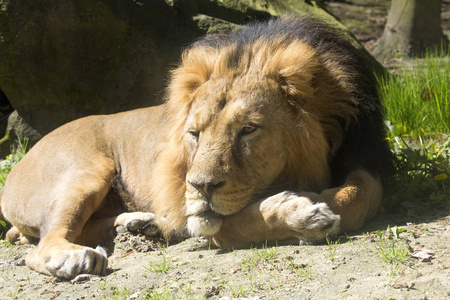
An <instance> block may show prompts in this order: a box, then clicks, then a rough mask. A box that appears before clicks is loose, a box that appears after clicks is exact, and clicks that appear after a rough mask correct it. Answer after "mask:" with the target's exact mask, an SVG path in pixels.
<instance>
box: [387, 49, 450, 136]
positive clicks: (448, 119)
mask: <svg viewBox="0 0 450 300" xmlns="http://www.w3.org/2000/svg"><path fill="white" fill-rule="evenodd" d="M435 53H437V52H434V53H433V52H429V53H428V54H427V55H426V57H425V58H424V59H422V60H419V59H415V60H412V62H409V63H403V64H402V65H400V67H399V68H396V69H395V70H394V72H393V73H394V74H396V75H395V76H391V77H389V78H387V79H385V78H381V79H380V80H379V82H380V96H381V98H382V100H383V102H384V105H385V107H386V119H387V120H389V121H390V122H391V126H392V127H391V133H392V136H402V135H410V136H413V137H416V138H417V137H420V136H424V135H425V134H430V133H431V134H436V133H439V134H442V133H449V132H450V95H449V87H450V57H449V56H448V55H446V54H445V53H444V52H441V53H444V54H440V55H438V54H435Z"/></svg>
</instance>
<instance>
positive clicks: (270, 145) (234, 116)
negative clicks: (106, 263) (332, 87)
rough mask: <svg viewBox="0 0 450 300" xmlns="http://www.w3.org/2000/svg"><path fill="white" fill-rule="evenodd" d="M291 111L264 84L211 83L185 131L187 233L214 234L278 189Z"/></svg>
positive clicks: (272, 86) (199, 94)
mask: <svg viewBox="0 0 450 300" xmlns="http://www.w3.org/2000/svg"><path fill="white" fill-rule="evenodd" d="M293 126H294V127H295V126H296V124H295V122H294V111H293V110H292V108H290V107H288V104H287V103H286V101H284V99H283V98H282V97H281V95H280V93H279V92H278V89H277V87H276V83H275V82H274V81H273V80H270V79H268V78H257V76H255V77H253V78H252V77H251V76H243V77H240V78H235V79H233V80H230V81H227V80H224V79H223V78H217V79H214V78H212V79H211V80H209V81H208V82H207V83H205V84H204V85H202V86H201V87H200V88H199V89H198V91H197V93H196V95H195V96H194V100H193V102H192V106H191V109H190V112H189V116H188V118H187V122H186V125H185V128H184V130H185V138H184V142H185V147H186V149H187V151H188V156H189V159H190V161H189V168H188V172H187V175H186V211H187V214H188V215H189V216H190V218H189V221H188V229H189V230H190V231H191V233H194V234H195V233H196V234H205V235H208V234H213V233H215V232H216V231H217V230H218V228H219V227H220V225H221V218H222V216H225V215H230V214H234V213H236V212H239V211H240V210H241V209H242V208H244V207H245V206H246V205H247V204H248V203H249V202H250V201H252V200H255V198H257V197H258V195H261V193H263V192H264V191H265V190H266V189H267V188H269V187H271V186H272V185H274V184H277V181H279V179H281V178H279V177H282V175H283V172H284V170H285V169H286V167H287V163H288V156H289V155H288V153H287V150H286V149H287V148H286V147H285V143H286V137H285V135H284V133H285V132H287V131H289V130H292V127H293Z"/></svg>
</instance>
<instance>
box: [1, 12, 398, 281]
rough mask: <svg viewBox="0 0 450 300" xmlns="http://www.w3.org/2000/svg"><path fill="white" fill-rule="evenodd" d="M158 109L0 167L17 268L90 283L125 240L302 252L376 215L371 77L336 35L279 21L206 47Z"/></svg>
mask: <svg viewBox="0 0 450 300" xmlns="http://www.w3.org/2000/svg"><path fill="white" fill-rule="evenodd" d="M170 76H171V78H170V82H169V84H168V88H167V92H166V101H165V103H164V104H162V105H161V106H156V107H149V108H142V109H137V110H134V111H129V112H122V113H117V114H113V115H97V116H89V117H85V118H82V119H79V120H76V121H73V122H71V123H68V124H65V125H63V126H62V127H60V128H58V129H56V130H54V131H53V132H51V133H49V134H48V135H47V136H45V137H44V138H43V139H42V140H41V141H39V142H38V143H37V144H36V145H35V146H34V147H33V148H32V149H31V150H30V151H29V152H28V153H27V154H26V155H25V157H24V158H23V159H22V160H21V161H20V162H19V163H18V164H17V165H16V166H15V167H14V168H13V170H12V171H11V173H10V175H9V176H8V178H7V181H6V184H5V187H4V188H3V189H2V195H1V210H2V213H3V215H4V217H5V218H6V219H7V220H8V221H9V222H10V223H11V224H12V225H13V227H12V228H11V229H10V231H9V232H8V234H7V236H8V238H9V239H10V240H11V241H14V240H17V239H20V241H21V242H32V241H36V242H38V243H37V246H36V247H35V248H33V249H32V250H31V251H30V252H29V253H28V254H27V256H26V264H27V266H29V267H30V268H32V269H34V270H36V271H38V272H40V273H44V274H49V275H53V276H57V277H59V278H64V279H71V278H74V277H76V276H77V275H79V274H84V273H88V274H98V275H104V274H105V271H106V267H107V252H106V250H105V248H104V247H102V245H103V244H104V242H105V241H108V240H112V239H113V238H114V236H115V234H117V232H122V231H125V230H129V231H132V232H142V233H145V234H147V235H150V236H152V235H155V236H156V235H160V234H161V235H163V236H165V237H166V238H170V237H172V238H174V237H176V238H186V237H189V236H205V237H208V238H209V239H210V240H211V241H212V243H214V244H215V245H216V246H218V247H222V248H238V247H239V248H240V247H248V246H250V245H258V244H259V245H260V244H261V243H264V242H266V241H268V242H275V241H277V242H279V243H296V244H299V243H300V244H310V243H317V242H320V241H322V240H323V239H325V238H326V237H327V236H336V235H338V234H339V233H340V232H347V231H354V230H358V229H360V228H361V227H362V226H363V224H364V222H365V221H366V220H368V219H370V218H372V217H374V215H375V214H376V212H377V209H378V207H379V206H380V202H381V200H382V195H383V188H382V178H383V176H384V174H385V171H386V170H387V169H389V165H390V150H389V147H388V146H387V144H386V141H385V131H384V124H383V116H382V106H381V104H380V100H379V98H378V96H377V90H376V85H375V80H374V76H373V75H372V74H371V72H370V70H369V69H368V68H367V67H366V64H365V63H364V61H363V59H362V58H361V56H360V54H359V53H358V51H356V50H355V49H354V47H353V46H351V44H350V43H349V42H348V41H347V40H346V39H345V38H344V37H342V35H341V34H340V33H339V32H338V31H337V30H335V29H332V28H330V27H328V26H327V25H325V24H323V23H321V22H320V21H317V20H315V19H312V18H306V17H294V16H287V17H285V18H281V19H272V20H269V21H266V22H261V23H254V24H250V25H247V26H245V27H243V28H242V29H241V30H239V31H236V32H230V33H227V34H216V35H210V36H206V37H205V38H203V39H201V40H199V41H197V42H195V43H194V44H193V45H191V46H190V47H189V48H188V49H186V50H185V51H184V53H183V55H182V60H181V62H180V63H179V65H178V67H176V68H175V69H174V70H173V71H172V72H171V74H170Z"/></svg>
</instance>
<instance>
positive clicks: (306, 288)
mask: <svg viewBox="0 0 450 300" xmlns="http://www.w3.org/2000/svg"><path fill="white" fill-rule="evenodd" d="M388 6H389V5H388V1H376V0H371V1H369V0H367V1H363V0H358V1H357V0H353V1H347V2H346V3H344V4H336V3H332V4H330V10H331V11H332V12H334V13H335V14H336V15H337V16H338V17H340V18H341V19H342V20H343V21H344V23H345V24H347V26H349V27H350V28H351V29H352V30H353V32H354V33H355V35H356V36H357V37H358V38H359V39H360V40H361V42H363V43H364V44H365V46H366V47H367V48H368V49H369V50H371V49H373V46H374V45H375V43H376V40H377V39H378V38H379V36H380V35H381V33H382V30H383V24H384V18H385V17H386V11H387V9H388ZM366 23H368V24H369V25H366ZM443 27H444V30H445V31H446V33H447V34H449V33H450V2H447V1H445V2H444V9H443ZM31 247H32V246H8V245H7V244H6V243H3V244H1V243H0V299H94V298H95V299H102V298H111V299H206V298H211V299H232V298H240V299H450V199H444V200H443V201H441V203H439V204H436V206H435V207H431V208H430V207H428V208H421V207H408V208H405V209H403V210H401V212H400V211H399V212H396V213H394V214H387V213H380V214H379V215H378V216H377V217H376V218H375V219H374V220H372V221H371V222H369V223H368V224H367V225H366V226H365V227H364V228H363V230H361V231H360V232H353V233H348V235H343V236H341V237H340V239H339V240H338V241H332V242H329V243H325V244H323V245H315V246H296V245H292V246H277V247H262V248H258V249H240V250H234V251H223V250H220V249H215V248H213V247H210V246H209V244H208V241H206V240H203V239H198V238H192V239H189V240H186V241H184V242H181V243H179V244H175V245H170V246H168V247H167V245H166V244H165V243H164V242H163V241H152V240H147V239H146V238H145V237H143V236H131V235H128V234H121V235H119V236H118V237H117V238H116V246H115V251H114V254H113V255H112V256H111V257H110V258H109V268H108V275H107V276H106V277H96V276H93V277H91V278H84V280H79V281H76V282H68V281H60V280H58V279H56V278H53V277H49V276H45V275H41V274H38V273H36V272H34V271H31V270H30V269H28V268H27V267H25V266H23V259H24V257H25V254H26V253H27V251H29V249H31Z"/></svg>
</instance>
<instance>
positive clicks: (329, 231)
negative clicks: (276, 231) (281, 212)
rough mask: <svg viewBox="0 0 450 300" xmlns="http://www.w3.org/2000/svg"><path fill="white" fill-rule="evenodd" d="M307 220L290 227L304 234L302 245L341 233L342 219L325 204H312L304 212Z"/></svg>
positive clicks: (301, 239)
mask: <svg viewBox="0 0 450 300" xmlns="http://www.w3.org/2000/svg"><path fill="white" fill-rule="evenodd" d="M303 214H304V216H305V219H303V220H301V219H297V220H296V222H295V221H294V222H292V219H291V220H290V221H291V222H289V223H290V225H291V226H292V227H293V228H295V229H296V230H297V231H298V232H299V233H301V234H302V236H301V237H300V244H303V243H314V242H317V241H321V240H323V239H324V238H326V236H327V235H328V236H330V237H334V236H336V235H337V234H338V233H339V230H340V223H341V217H340V216H339V215H336V214H334V213H333V212H332V211H331V210H330V209H329V208H328V206H327V205H326V204H325V203H317V204H312V205H311V206H310V207H308V209H307V210H306V211H305V212H303Z"/></svg>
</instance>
